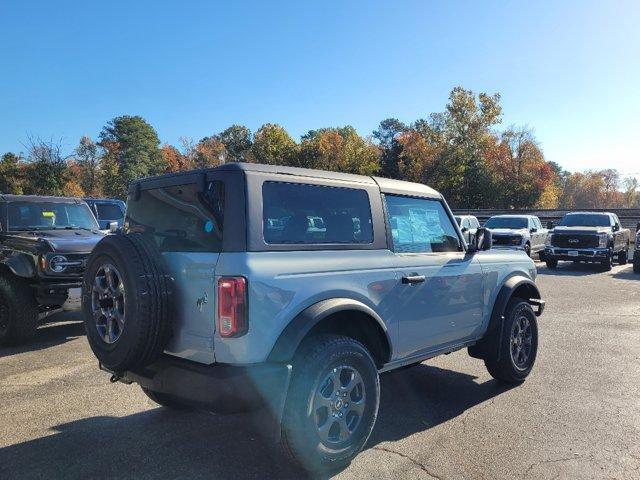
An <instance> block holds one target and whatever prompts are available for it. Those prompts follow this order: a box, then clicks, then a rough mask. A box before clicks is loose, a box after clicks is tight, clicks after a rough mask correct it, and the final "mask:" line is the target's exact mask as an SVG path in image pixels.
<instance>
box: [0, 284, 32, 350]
mask: <svg viewBox="0 0 640 480" xmlns="http://www.w3.org/2000/svg"><path fill="white" fill-rule="evenodd" d="M37 329H38V304H37V302H36V298H35V295H34V292H33V290H32V288H31V287H30V286H29V285H28V284H27V283H26V282H25V281H24V280H22V279H21V278H18V277H16V276H14V275H8V274H0V345H18V344H20V343H24V342H26V341H27V340H29V339H30V338H31V337H33V336H34V335H35V333H36V330H37Z"/></svg>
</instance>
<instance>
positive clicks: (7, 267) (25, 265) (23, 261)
mask: <svg viewBox="0 0 640 480" xmlns="http://www.w3.org/2000/svg"><path fill="white" fill-rule="evenodd" d="M3 271H4V272H9V273H12V274H13V275H15V276H17V277H22V278H33V277H34V276H35V267H34V265H33V263H32V261H31V259H30V258H29V257H28V256H27V255H26V254H24V253H14V254H13V255H9V256H8V257H5V258H3V259H0V273H3Z"/></svg>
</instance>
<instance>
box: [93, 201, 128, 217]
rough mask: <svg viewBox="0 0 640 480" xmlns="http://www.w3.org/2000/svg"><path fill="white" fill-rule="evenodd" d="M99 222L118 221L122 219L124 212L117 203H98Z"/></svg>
mask: <svg viewBox="0 0 640 480" xmlns="http://www.w3.org/2000/svg"><path fill="white" fill-rule="evenodd" d="M96 210H97V211H98V219H99V220H118V219H120V218H122V214H123V212H122V210H121V209H120V206H119V205H117V204H115V203H96Z"/></svg>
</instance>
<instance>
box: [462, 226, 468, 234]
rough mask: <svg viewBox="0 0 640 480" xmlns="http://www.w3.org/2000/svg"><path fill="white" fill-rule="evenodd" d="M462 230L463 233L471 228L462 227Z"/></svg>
mask: <svg viewBox="0 0 640 480" xmlns="http://www.w3.org/2000/svg"><path fill="white" fill-rule="evenodd" d="M460 231H461V232H462V233H467V232H468V231H469V229H468V228H467V227H462V228H461V229H460Z"/></svg>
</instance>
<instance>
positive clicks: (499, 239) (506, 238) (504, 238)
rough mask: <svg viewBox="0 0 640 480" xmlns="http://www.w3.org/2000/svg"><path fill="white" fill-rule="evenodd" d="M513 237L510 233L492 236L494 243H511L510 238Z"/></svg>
mask: <svg viewBox="0 0 640 480" xmlns="http://www.w3.org/2000/svg"><path fill="white" fill-rule="evenodd" d="M513 238H516V237H513V236H511V235H494V236H493V244H494V245H513V243H512V242H511V240H512V239H513Z"/></svg>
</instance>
